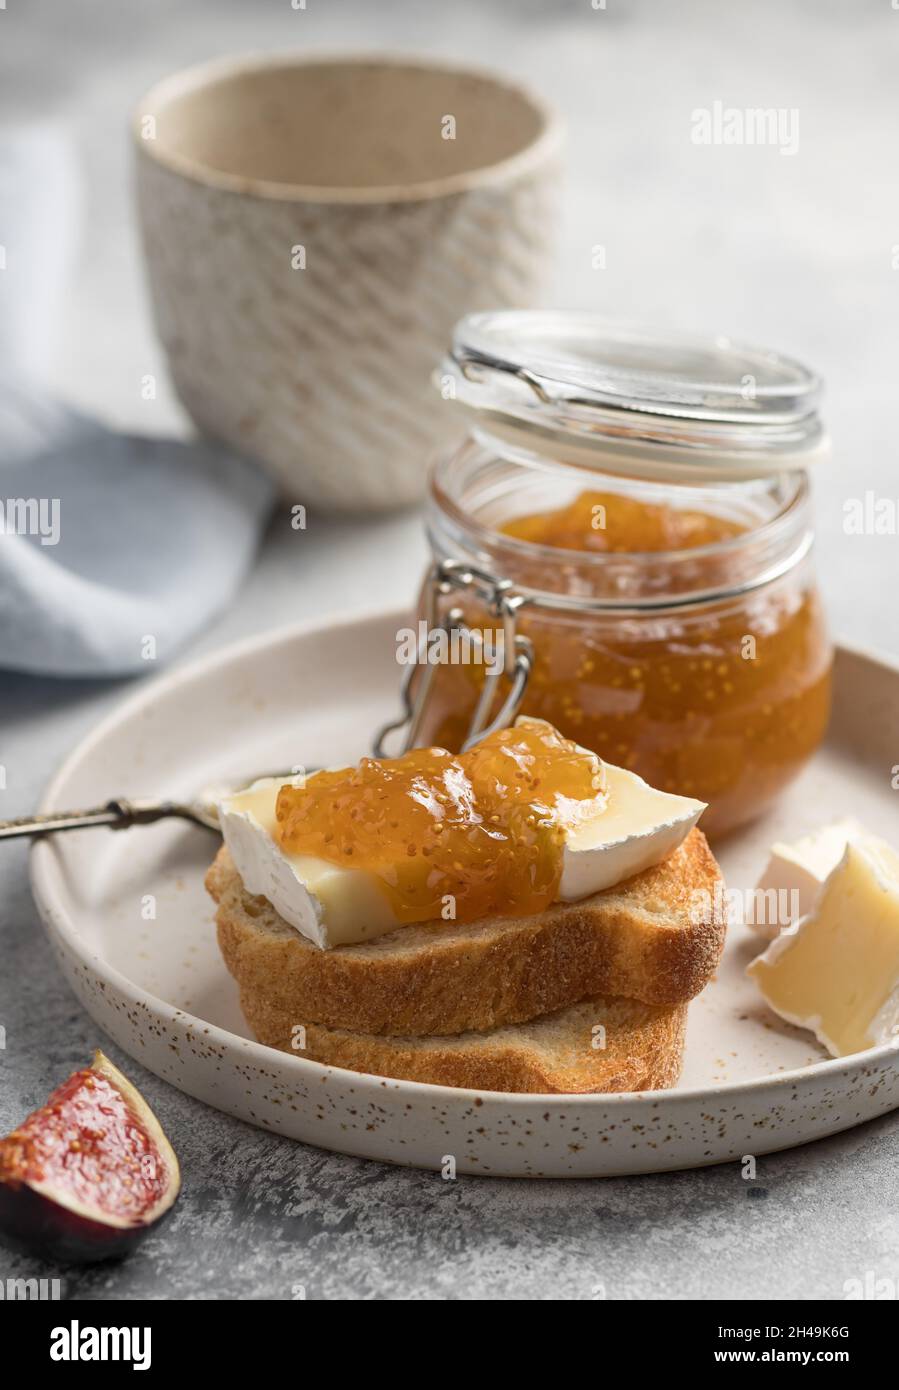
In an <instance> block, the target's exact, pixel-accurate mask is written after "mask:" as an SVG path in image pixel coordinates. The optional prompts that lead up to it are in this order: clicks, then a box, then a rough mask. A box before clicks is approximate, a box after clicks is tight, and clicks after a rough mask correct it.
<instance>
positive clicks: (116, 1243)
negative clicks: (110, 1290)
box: [0, 1050, 181, 1264]
mask: <svg viewBox="0 0 899 1390" xmlns="http://www.w3.org/2000/svg"><path fill="white" fill-rule="evenodd" d="M92 1078H95V1080H94V1081H93V1083H92ZM98 1083H105V1084H104V1086H103V1089H102V1090H101V1092H100V1093H99V1094H98V1096H97V1097H96V1098H95V1097H94V1096H93V1095H92V1092H93V1090H94V1088H95V1086H96V1085H97V1084H98ZM110 1090H111V1091H112V1092H114V1093H117V1101H118V1102H119V1104H118V1105H117V1107H116V1108H117V1111H118V1113H117V1114H112V1113H111V1112H110V1111H109V1110H108V1109H107V1110H106V1111H100V1110H99V1108H97V1107H99V1104H100V1102H101V1101H103V1100H104V1099H105V1098H106V1097H109V1092H110ZM79 1097H83V1098H84V1100H85V1101H86V1102H93V1103H94V1105H95V1111H94V1112H88V1113H87V1115H86V1116H85V1117H84V1120H83V1123H84V1127H83V1128H80V1129H73V1124H75V1123H77V1116H76V1113H75V1106H74V1105H73V1104H72V1103H73V1102H77V1101H78V1099H79ZM66 1104H69V1105H70V1107H71V1110H72V1113H71V1114H70V1113H69V1112H64V1111H63V1108H62V1107H64V1106H65V1105H66ZM82 1112H83V1107H82ZM107 1115H109V1116H110V1121H109V1131H107V1129H106V1128H102V1129H99V1130H98V1129H97V1128H96V1127H94V1128H91V1125H90V1121H91V1120H94V1119H96V1118H99V1119H100V1120H101V1121H103V1122H105V1119H106V1116H107ZM124 1120H127V1129H128V1133H127V1138H128V1139H129V1140H131V1141H133V1135H134V1133H135V1132H136V1133H137V1134H138V1136H139V1137H140V1138H141V1140H143V1141H146V1143H145V1146H144V1152H143V1153H142V1154H140V1155H138V1156H137V1157H135V1154H134V1152H133V1151H125V1150H124V1149H122V1150H121V1152H118V1151H117V1149H116V1146H115V1143H112V1144H110V1143H109V1142H107V1143H105V1144H104V1140H107V1138H108V1133H109V1132H111V1133H112V1134H113V1138H114V1139H115V1138H116V1137H117V1138H118V1140H119V1147H120V1148H121V1140H122V1133H121V1122H122V1121H124ZM42 1122H43V1127H42ZM61 1131H64V1132H62V1133H61ZM35 1135H37V1136H38V1137H39V1138H40V1139H41V1141H42V1142H43V1143H44V1145H45V1148H44V1153H45V1155H49V1157H48V1161H47V1164H46V1167H49V1168H55V1169H56V1171H50V1172H48V1171H45V1169H44V1168H42V1162H41V1154H40V1153H37V1152H36V1145H35V1142H34V1136H35ZM47 1136H49V1147H48V1146H47ZM54 1139H55V1140H56V1142H55V1143H54V1142H53V1141H54ZM82 1140H83V1142H82ZM131 1148H132V1150H133V1142H132V1146H131ZM67 1149H71V1150H73V1151H77V1152H78V1153H80V1152H81V1151H82V1150H92V1151H93V1153H94V1154H99V1155H101V1157H102V1159H103V1164H102V1168H103V1178H104V1186H105V1193H104V1195H105V1202H104V1204H103V1205H101V1203H100V1202H99V1201H91V1200H90V1197H89V1196H85V1190H84V1189H85V1179H84V1177H83V1175H82V1174H81V1173H80V1171H79V1164H78V1163H77V1162H76V1163H75V1169H76V1177H75V1179H74V1180H73V1179H72V1178H71V1177H69V1176H68V1174H67V1172H66V1169H65V1168H62V1170H60V1155H63V1157H67V1156H69V1155H68V1154H67V1153H66V1152H65V1151H66V1150H67ZM148 1155H149V1156H151V1157H152V1161H153V1169H152V1179H153V1181H152V1182H151V1180H150V1179H148V1178H147V1177H146V1173H145V1172H144V1170H143V1169H142V1168H141V1166H140V1165H141V1162H142V1160H143V1158H145V1157H146V1156H148ZM93 1171H96V1169H94V1170H93ZM157 1172H159V1173H160V1175H161V1177H160V1181H159V1182H156V1181H155V1178H156V1173H157ZM91 1180H92V1179H91ZM135 1181H136V1183H137V1186H135ZM79 1185H80V1187H81V1191H79V1190H78V1188H79ZM99 1186H100V1184H99V1183H98V1190H99ZM180 1187H181V1174H180V1170H179V1167H178V1160H177V1158H176V1157H175V1153H174V1151H173V1149H172V1147H171V1145H170V1144H169V1142H168V1139H167V1138H166V1136H165V1134H164V1133H163V1130H162V1127H161V1126H160V1124H159V1121H158V1120H157V1119H156V1116H155V1115H154V1114H153V1112H152V1110H151V1109H150V1107H149V1106H148V1105H147V1103H146V1101H145V1100H144V1099H143V1097H142V1096H141V1094H140V1092H139V1091H138V1090H137V1089H136V1087H134V1086H133V1085H132V1084H131V1082H130V1081H128V1079H127V1078H126V1077H125V1076H123V1075H122V1073H121V1072H120V1071H119V1070H118V1069H117V1068H116V1067H114V1066H113V1064H112V1063H111V1062H110V1061H109V1059H108V1058H107V1057H105V1056H104V1055H103V1053H102V1052H100V1051H99V1050H98V1051H97V1052H95V1054H94V1060H93V1063H92V1064H91V1066H90V1067H89V1068H85V1069H84V1070H83V1071H80V1072H75V1073H74V1074H73V1075H72V1076H71V1077H69V1079H68V1081H66V1082H63V1084H62V1086H60V1087H59V1088H58V1089H57V1090H56V1091H54V1093H53V1095H52V1096H50V1098H49V1099H48V1101H47V1102H46V1104H45V1105H44V1106H42V1107H41V1108H40V1109H39V1110H36V1111H34V1112H33V1113H32V1114H31V1115H29V1116H28V1118H27V1119H26V1120H25V1121H23V1123H22V1125H20V1126H19V1128H18V1129H16V1130H14V1131H13V1132H12V1134H10V1135H7V1136H6V1138H5V1139H0V1232H2V1234H3V1235H4V1236H5V1237H7V1239H9V1240H10V1241H11V1242H12V1243H13V1244H14V1245H16V1246H17V1247H18V1248H20V1249H22V1250H25V1251H27V1252H29V1253H34V1254H40V1255H43V1256H44V1257H45V1258H46V1259H50V1260H55V1261H58V1262H60V1263H66V1264H88V1263H94V1262H96V1261H98V1260H108V1259H115V1258H120V1257H121V1256H123V1255H126V1254H128V1253H129V1252H130V1251H131V1250H133V1249H134V1248H135V1246H136V1245H138V1244H139V1242H140V1241H141V1240H143V1238H144V1237H145V1236H146V1235H147V1233H148V1232H149V1231H151V1230H154V1229H155V1228H156V1227H157V1226H158V1225H159V1223H160V1222H161V1221H163V1220H164V1219H165V1217H166V1216H167V1215H168V1213H169V1212H170V1211H171V1209H172V1206H173V1205H174V1202H175V1200H176V1198H177V1196H178V1193H179V1191H180ZM110 1189H112V1190H110ZM157 1189H158V1190H157ZM135 1191H136V1192H137V1194H138V1197H139V1198H140V1197H141V1196H143V1197H144V1198H145V1199H146V1200H145V1203H144V1206H143V1207H141V1208H140V1209H139V1210H131V1211H129V1210H127V1204H128V1203H129V1202H131V1203H132V1206H133V1201H132V1198H133V1194H134V1193H135ZM116 1192H118V1194H120V1205H121V1206H122V1207H123V1208H125V1209H124V1210H123V1211H120V1212H116V1211H115V1210H114V1203H115V1197H116Z"/></svg>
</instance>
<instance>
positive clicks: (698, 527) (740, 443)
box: [379, 312, 831, 834]
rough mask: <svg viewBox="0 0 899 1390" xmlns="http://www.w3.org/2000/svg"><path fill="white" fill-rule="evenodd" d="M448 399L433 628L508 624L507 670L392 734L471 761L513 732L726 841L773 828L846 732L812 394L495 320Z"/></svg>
mask: <svg viewBox="0 0 899 1390" xmlns="http://www.w3.org/2000/svg"><path fill="white" fill-rule="evenodd" d="M438 384H439V386H440V388H441V390H442V392H443V394H444V396H445V397H446V398H447V399H448V400H450V401H451V402H453V403H455V408H457V409H460V408H461V409H463V410H464V411H465V412H466V413H467V415H468V417H469V420H470V432H469V434H468V437H467V438H466V440H465V441H464V443H463V444H462V445H461V447H460V448H459V449H457V450H456V451H455V452H454V453H453V454H452V455H451V456H449V457H447V458H443V459H441V460H440V461H439V462H438V464H437V466H436V469H435V471H434V474H433V478H432V484H431V495H430V503H429V510H428V531H429V537H430V541H431V546H432V549H433V552H434V568H433V569H432V571H431V572H430V574H429V576H428V578H427V580H426V584H425V589H424V592H423V595H422V612H423V616H424V618H425V619H426V623H427V629H428V631H430V630H432V629H439V628H441V627H442V628H443V629H444V630H449V629H455V628H465V629H466V630H468V631H470V632H477V631H478V630H480V629H483V628H484V627H485V625H489V623H491V622H493V623H497V622H499V623H500V624H501V625H502V626H503V628H504V631H505V638H506V640H505V659H504V662H503V666H502V670H498V671H495V672H494V673H493V674H492V675H491V676H489V677H486V678H485V671H484V667H483V664H481V663H479V662H477V661H473V662H469V663H465V662H459V663H454V664H451V665H448V666H445V667H443V668H440V669H439V670H438V671H436V672H435V670H434V668H432V667H426V666H420V667H418V668H417V670H418V675H417V676H416V674H415V669H416V668H413V669H412V670H410V673H409V676H408V679H407V681H406V686H405V690H404V702H405V715H404V718H403V719H402V720H401V721H399V722H398V723H397V724H394V725H392V726H391V728H392V729H398V728H404V729H405V732H406V746H415V745H418V744H421V743H440V744H443V745H444V746H447V747H449V748H451V749H458V748H460V747H462V746H463V745H466V744H467V743H470V742H471V741H473V739H474V738H476V737H478V736H479V734H481V733H483V732H484V731H485V730H486V729H487V728H488V727H498V726H501V725H502V724H503V723H505V722H508V721H509V720H510V719H511V718H513V717H514V715H515V714H516V713H517V712H518V711H519V710H520V711H521V712H523V713H526V714H532V715H535V716H539V717H541V718H545V719H548V720H550V721H551V722H552V723H553V724H555V725H556V726H557V727H558V728H559V729H560V730H561V731H562V733H564V734H565V735H567V736H568V737H571V738H574V739H576V740H577V741H578V742H579V743H581V744H583V745H585V746H586V747H589V748H591V749H593V750H595V751H596V752H597V753H599V754H600V755H601V756H602V757H604V758H606V759H607V760H608V761H610V762H614V763H617V764H619V765H621V766H623V767H627V768H630V769H631V770H633V771H635V772H637V773H638V774H639V775H640V776H642V777H644V778H645V779H646V780H647V781H648V782H650V783H652V784H653V785H654V786H656V787H659V788H660V789H662V790H665V791H672V792H678V793H681V794H683V795H687V796H694V797H699V798H701V799H703V800H705V801H708V802H709V803H710V810H709V811H708V812H707V813H706V816H705V817H704V820H703V826H704V828H707V829H708V830H709V831H711V832H712V833H718V834H720V833H722V832H724V831H727V830H730V829H732V828H734V827H735V826H737V825H739V824H741V823H743V822H745V821H747V820H749V819H751V818H753V817H754V816H756V815H758V814H759V813H760V812H761V811H762V810H764V809H765V807H767V806H768V805H769V804H770V803H771V802H772V801H773V800H774V798H775V797H776V796H777V795H778V794H779V792H780V791H781V790H782V789H783V788H784V787H785V786H786V785H787V783H789V782H790V781H791V780H792V779H793V778H794V777H795V776H796V774H797V773H798V772H799V770H800V769H801V768H802V766H803V765H804V764H805V762H806V761H807V759H808V758H809V757H810V756H811V754H812V753H813V752H814V750H815V748H816V747H817V746H818V744H819V743H820V741H821V739H822V737H823V734H824V731H825V728H826V724H827V717H828V711H829V699H830V666H831V653H830V647H829V643H828V640H827V636H826V631H825V626H824V621H823V617H822V613H821V606H820V602H819V599H818V594H817V591H816V588H815V584H814V577H813V573H812V569H811V563H810V552H811V547H812V527H811V515H810V504H809V487H808V479H807V474H806V470H807V468H808V467H809V466H810V465H811V464H812V463H813V462H815V461H817V460H818V459H819V458H820V457H821V456H822V455H824V454H825V452H826V448H827V443H826V438H825V435H824V432H823V428H822V425H821V421H820V417H819V414H818V396H819V382H818V380H817V378H816V377H815V376H814V375H813V374H812V373H810V372H809V371H808V370H807V369H806V368H805V367H803V366H801V365H800V364H799V363H797V362H795V361H792V360H790V359H788V358H784V357H781V356H779V355H777V354H775V353H772V352H767V351H763V350H760V349H756V348H749V347H744V346H739V345H736V344H733V343H731V342H730V341H729V340H727V339H724V338H720V339H713V340H700V339H693V338H689V337H683V336H679V335H677V336H675V335H671V334H651V333H647V332H644V331H641V330H635V329H632V328H629V327H623V326H621V325H616V324H610V323H608V322H606V321H604V320H602V319H601V318H598V317H596V316H594V315H591V314H575V313H542V312H498V313H491V314H476V315H471V316H469V317H467V318H465V319H463V320H462V321H461V322H460V324H459V325H458V327H457V329H456V333H455V337H454V341H453V346H452V350H451V352H450V354H449V355H448V356H447V358H446V359H445V360H444V362H443V364H442V367H441V369H440V372H439V381H438ZM386 732H387V731H386V730H385V731H384V733H386ZM382 743H383V736H382V742H381V743H379V751H380V749H381V748H382Z"/></svg>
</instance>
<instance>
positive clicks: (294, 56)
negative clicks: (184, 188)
mask: <svg viewBox="0 0 899 1390" xmlns="http://www.w3.org/2000/svg"><path fill="white" fill-rule="evenodd" d="M363 65H364V66H380V67H383V68H407V69H413V70H415V69H417V70H418V71H423V72H434V73H442V74H446V75H448V76H456V77H476V78H479V79H480V80H481V81H483V82H488V83H491V84H492V85H493V86H494V87H496V88H500V89H502V90H504V91H505V92H511V93H514V94H515V95H516V96H517V97H519V98H520V99H521V100H522V101H524V102H525V103H526V104H527V105H528V106H529V107H530V108H531V109H532V110H533V111H534V112H535V113H536V115H537V117H538V120H539V123H540V128H539V130H538V133H537V135H536V136H535V137H534V138H533V139H532V140H530V141H529V143H528V144H526V145H524V146H523V147H522V148H521V149H520V150H517V151H516V152H515V154H512V155H509V156H507V157H506V158H505V159H501V160H497V161H495V162H494V163H492V164H485V165H483V166H481V167H478V168H474V169H466V170H462V171H460V172H458V173H455V174H447V175H445V176H442V177H439V178H433V179H425V180H418V181H416V182H414V183H408V184H371V185H368V184H365V185H359V186H353V187H350V186H347V187H341V186H340V185H336V186H331V185H322V184H302V183H296V184H294V183H280V182H276V181H273V180H271V179H257V178H253V177H252V176H245V175H241V174H232V173H228V172H226V171H225V170H221V169H215V168H213V167H212V166H211V165H209V164H205V163H203V162H202V161H201V160H197V159H192V158H191V157H189V156H187V155H181V154H176V153H174V152H173V151H172V150H169V149H164V148H161V147H160V146H159V145H158V143H157V142H154V141H151V140H146V139H144V138H143V136H142V134H141V122H142V120H143V118H144V117H145V116H147V115H154V114H156V112H158V111H159V110H160V109H161V107H162V106H164V105H165V104H167V103H169V102H171V101H173V100H175V99H176V98H177V97H180V96H182V95H184V94H185V93H187V92H192V91H199V90H201V89H202V88H203V87H205V86H208V85H210V83H212V82H213V81H215V80H218V79H221V78H227V77H237V76H240V75H241V74H243V73H249V72H263V71H267V70H268V71H273V70H276V69H279V68H302V67H340V66H343V67H347V68H349V67H355V66H363ZM131 133H132V138H133V140H134V143H135V145H136V146H137V149H138V150H139V152H140V153H141V154H142V155H144V156H146V158H148V159H149V160H151V161H152V162H153V163H155V164H158V165H160V166H162V167H163V168H166V169H168V170H169V171H170V172H172V173H175V174H179V175H180V176H181V177H182V178H184V179H186V180H188V181H190V182H192V183H197V184H202V185H205V186H206V187H208V188H214V189H218V190H220V191H223V192H228V193H234V194H238V195H243V196H244V197H250V198H258V199H263V200H269V201H272V202H290V203H294V202H296V203H337V204H345V205H347V206H353V205H361V206H364V205H366V204H368V205H371V204H379V203H380V204H383V203H413V202H427V201H430V200H433V199H437V198H445V197H449V196H451V195H453V194H458V193H467V192H469V191H470V190H472V189H475V188H481V187H483V186H485V185H489V186H492V187H495V186H496V185H498V184H504V183H508V182H511V181H512V180H514V179H516V178H519V177H521V176H522V175H523V174H525V173H527V172H529V170H530V169H531V168H532V167H534V166H537V165H539V164H540V163H542V162H543V161H544V159H546V158H548V157H549V156H550V155H552V154H554V153H555V152H556V151H557V150H558V149H559V147H560V146H561V143H562V137H563V134H564V122H563V120H562V117H561V116H560V114H559V113H558V112H557V111H556V110H555V108H554V107H552V106H551V105H549V103H548V102H546V101H544V100H543V98H542V97H540V96H538V95H537V93H536V92H535V91H533V90H532V89H531V88H530V87H529V86H528V85H526V84H525V83H522V82H519V81H518V80H517V79H515V78H510V77H506V76H504V75H502V74H500V73H497V72H495V71H493V70H491V69H489V68H481V67H477V66H469V65H468V64H464V65H463V64H459V63H452V62H444V61H442V60H437V59H433V58H430V57H427V56H422V55H418V54H404V53H394V52H383V53H382V52H377V51H373V52H358V53H330V52H321V53H312V54H310V53H306V52H304V51H302V50H299V51H289V52H286V53H271V52H258V53H248V54H241V55H239V56H226V57H222V58H211V59H208V60H206V61H204V62H201V63H194V64H192V65H191V66H190V67H187V68H182V69H180V70H179V71H177V72H174V73H171V74H170V75H169V76H168V77H164V78H162V79H161V80H160V81H158V82H156V83H154V84H153V86H151V87H150V88H149V89H148V90H147V91H146V92H145V93H144V95H143V96H142V97H141V99H140V101H139V102H138V103H137V105H136V106H135V107H134V109H133V112H132V116H131Z"/></svg>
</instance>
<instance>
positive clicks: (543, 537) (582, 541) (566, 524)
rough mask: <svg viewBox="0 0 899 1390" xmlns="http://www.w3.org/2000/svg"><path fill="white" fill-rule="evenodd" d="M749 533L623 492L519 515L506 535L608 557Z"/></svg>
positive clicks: (592, 494) (736, 525) (690, 546)
mask: <svg viewBox="0 0 899 1390" xmlns="http://www.w3.org/2000/svg"><path fill="white" fill-rule="evenodd" d="M745 530H746V527H745V526H741V525H740V523H739V522H736V521H730V520H728V519H727V518H726V517H720V516H709V515H708V514H707V513H705V512H694V511H687V510H682V509H681V508H680V507H666V506H664V505H663V504H661V503H657V502H643V501H641V500H640V499H638V498H636V497H622V496H621V495H620V494H619V493H617V492H582V493H580V494H579V496H577V497H575V499H574V500H573V501H572V502H570V503H569V504H568V506H567V507H559V508H558V509H557V510H556V511H552V512H537V513H535V514H532V515H530V516H520V517H516V518H515V520H514V521H509V522H507V523H506V525H505V526H504V527H503V533H504V534H505V535H507V536H515V537H516V539H517V540H520V541H531V542H532V543H533V544H535V545H551V546H554V547H555V548H556V549H558V550H586V551H591V550H593V551H598V552H605V553H608V554H611V553H615V554H625V553H629V552H632V551H642V552H644V553H645V552H647V551H659V550H693V549H695V548H696V547H697V546H701V545H712V544H714V542H716V541H723V540H727V539H728V538H729V537H730V536H738V535H740V534H741V532H743V531H745Z"/></svg>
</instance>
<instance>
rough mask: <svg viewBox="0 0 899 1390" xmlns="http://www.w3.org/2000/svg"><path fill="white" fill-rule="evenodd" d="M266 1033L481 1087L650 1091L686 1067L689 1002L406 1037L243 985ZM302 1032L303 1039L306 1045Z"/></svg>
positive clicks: (253, 1017)
mask: <svg viewBox="0 0 899 1390" xmlns="http://www.w3.org/2000/svg"><path fill="white" fill-rule="evenodd" d="M241 1005H242V1008H243V1011H244V1014H245V1016H246V1019H247V1022H248V1023H249V1024H250V1027H251V1028H252V1029H253V1032H254V1033H255V1034H256V1037H257V1038H258V1039H259V1041H260V1042H263V1043H267V1044H268V1045H269V1046H270V1047H278V1048H281V1049H282V1050H283V1051H285V1052H293V1053H294V1054H295V1055H296V1056H298V1057H306V1058H309V1059H310V1060H312V1061H314V1062H324V1063H326V1064H327V1065H330V1066H335V1067H345V1068H347V1069H348V1070H350V1071H361V1072H369V1073H374V1075H375V1076H391V1077H395V1078H397V1079H403V1080H407V1081H428V1082H431V1083H433V1084H435V1085H438V1086H465V1087H470V1088H471V1089H472V1090H478V1091H530V1092H537V1093H542V1094H546V1095H549V1094H561V1093H567V1094H577V1093H581V1094H583V1093H585V1092H590V1091H648V1090H657V1089H659V1088H661V1087H664V1086H673V1085H674V1083H675V1081H676V1080H677V1078H678V1076H679V1075H680V1069H681V1061H682V1058H683V1050H684V1030H685V1025H686V1019H687V1005H686V1004H676V1005H675V1006H674V1007H673V1008H670V1007H669V1008H664V1007H660V1006H658V1005H652V1004H638V1003H636V1002H634V1001H632V1000H630V999H585V1000H583V1001H582V1002H581V1003H580V1004H573V1005H571V1006H569V1007H568V1008H567V1009H560V1010H558V1011H557V1012H556V1013H552V1014H547V1015H546V1016H544V1017H543V1018H538V1019H535V1020H534V1021H533V1022H532V1023H519V1024H513V1025H509V1026H507V1027H505V1028H496V1029H493V1030H492V1031H491V1032H486V1033H460V1034H458V1035H457V1036H455V1037H429V1038H397V1037H388V1036H385V1035H383V1034H374V1033H354V1032H350V1031H348V1030H346V1029H341V1028H325V1027H322V1025H321V1024H317V1023H311V1024H306V1025H305V1028H304V1033H302V1034H295V1033H294V1032H293V1028H294V1019H293V1018H292V1016H291V1014H290V1011H289V1010H285V1009H284V1008H283V1007H280V1006H278V1005H276V1004H271V1003H269V1001H268V1000H267V999H265V998H264V996H262V995H261V994H257V993H256V992H255V991H254V990H247V989H245V990H243V991H242V992H241ZM297 1042H300V1043H303V1044H304V1046H303V1047H301V1048H299V1047H297V1046H296V1044H297Z"/></svg>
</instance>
